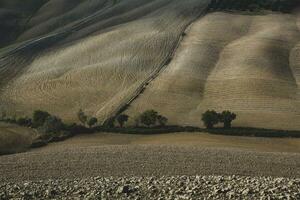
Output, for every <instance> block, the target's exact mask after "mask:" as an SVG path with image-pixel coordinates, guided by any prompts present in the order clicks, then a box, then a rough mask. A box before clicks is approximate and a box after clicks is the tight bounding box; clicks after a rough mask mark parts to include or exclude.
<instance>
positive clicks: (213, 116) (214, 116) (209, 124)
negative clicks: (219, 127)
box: [202, 110, 219, 129]
mask: <svg viewBox="0 0 300 200" xmlns="http://www.w3.org/2000/svg"><path fill="white" fill-rule="evenodd" d="M202 121H203V123H204V125H205V126H206V128H208V129H211V128H213V127H214V125H216V124H218V122H219V115H218V113H217V112H216V111H214V110H208V111H206V112H205V113H203V114H202Z"/></svg>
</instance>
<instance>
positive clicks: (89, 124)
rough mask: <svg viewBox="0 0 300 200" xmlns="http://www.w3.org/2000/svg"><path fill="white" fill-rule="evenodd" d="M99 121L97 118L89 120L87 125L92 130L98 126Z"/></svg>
mask: <svg viewBox="0 0 300 200" xmlns="http://www.w3.org/2000/svg"><path fill="white" fill-rule="evenodd" d="M97 122H98V119H97V118H96V117H92V118H90V119H89V120H88V122H87V124H88V126H89V127H90V128H91V127H93V126H94V125H95V124H97Z"/></svg>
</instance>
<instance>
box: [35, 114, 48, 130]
mask: <svg viewBox="0 0 300 200" xmlns="http://www.w3.org/2000/svg"><path fill="white" fill-rule="evenodd" d="M48 117H50V114H49V113H48V112H45V111H41V110H36V111H34V113H33V119H32V124H33V127H34V128H38V127H40V126H43V125H44V123H45V121H46V119H47V118H48Z"/></svg>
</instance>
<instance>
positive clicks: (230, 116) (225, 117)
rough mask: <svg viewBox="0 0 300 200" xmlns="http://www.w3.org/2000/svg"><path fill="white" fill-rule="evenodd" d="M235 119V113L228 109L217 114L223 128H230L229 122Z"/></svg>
mask: <svg viewBox="0 0 300 200" xmlns="http://www.w3.org/2000/svg"><path fill="white" fill-rule="evenodd" d="M235 119H236V114H235V113H232V112H230V111H228V110H226V111H223V112H222V113H221V114H219V120H220V122H222V123H224V128H231V123H232V121H233V120H235Z"/></svg>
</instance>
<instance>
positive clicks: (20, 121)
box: [17, 117, 32, 127]
mask: <svg viewBox="0 0 300 200" xmlns="http://www.w3.org/2000/svg"><path fill="white" fill-rule="evenodd" d="M17 124H18V125H19V126H27V127H31V126H32V119H30V118H28V117H20V118H19V119H18V120H17Z"/></svg>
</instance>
